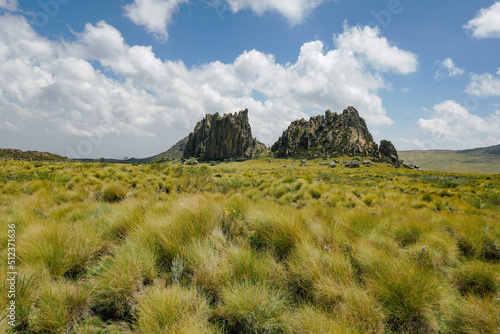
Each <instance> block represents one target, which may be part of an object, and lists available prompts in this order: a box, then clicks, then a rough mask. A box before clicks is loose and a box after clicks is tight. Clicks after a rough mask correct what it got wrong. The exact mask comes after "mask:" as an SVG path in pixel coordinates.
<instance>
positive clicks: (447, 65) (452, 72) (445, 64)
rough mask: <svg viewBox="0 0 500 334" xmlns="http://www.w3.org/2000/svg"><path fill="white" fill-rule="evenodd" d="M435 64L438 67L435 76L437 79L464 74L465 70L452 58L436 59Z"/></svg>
mask: <svg viewBox="0 0 500 334" xmlns="http://www.w3.org/2000/svg"><path fill="white" fill-rule="evenodd" d="M434 66H435V67H437V70H436V73H435V74H434V78H435V79H436V80H438V81H439V80H441V79H443V78H445V77H450V78H453V77H456V76H460V75H463V74H464V72H465V70H464V69H463V68H459V67H457V65H455V63H454V62H453V60H452V59H451V58H446V59H445V60H442V61H436V62H435V63H434Z"/></svg>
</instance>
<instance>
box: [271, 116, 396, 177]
mask: <svg viewBox="0 0 500 334" xmlns="http://www.w3.org/2000/svg"><path fill="white" fill-rule="evenodd" d="M271 150H272V152H274V153H275V155H276V156H277V157H290V156H292V157H297V158H299V157H309V158H316V157H328V156H339V155H351V156H354V155H357V156H370V157H373V158H376V159H380V160H384V161H387V162H390V163H392V164H394V165H395V166H396V167H399V166H400V165H401V163H402V161H401V160H400V159H399V157H398V153H397V151H396V149H395V148H394V145H392V143H391V142H390V141H386V140H383V141H382V142H381V149H379V147H378V145H377V144H376V143H375V142H374V140H373V136H372V135H371V133H370V131H369V130H368V127H367V125H366V122H365V120H364V119H363V118H362V117H361V116H359V113H358V111H357V110H356V108H354V107H348V108H347V109H345V110H344V111H343V112H342V113H341V114H337V113H335V112H333V113H332V112H331V111H330V110H326V111H325V115H324V116H323V115H319V116H314V117H311V118H310V119H309V121H306V120H305V119H301V120H298V121H294V122H292V123H291V124H290V126H289V127H288V129H286V130H285V131H284V132H283V135H282V136H281V137H280V138H279V139H278V141H277V142H276V143H275V144H274V145H273V146H272V148H271Z"/></svg>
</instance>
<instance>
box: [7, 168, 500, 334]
mask: <svg viewBox="0 0 500 334" xmlns="http://www.w3.org/2000/svg"><path fill="white" fill-rule="evenodd" d="M319 162H320V161H319V160H318V161H309V166H307V167H299V166H298V163H294V164H292V162H291V161H290V160H275V161H272V162H266V161H265V160H264V159H259V160H252V161H247V162H239V163H236V162H235V163H222V164H219V165H216V166H208V165H200V166H182V165H179V164H174V163H170V164H153V165H136V166H134V165H108V164H99V163H67V162H63V163H34V162H22V161H7V160H5V161H0V217H1V230H0V238H1V239H2V242H1V243H0V245H1V247H2V248H1V249H2V258H3V259H5V260H2V261H1V262H0V263H1V265H0V266H1V269H0V276H1V280H2V282H6V278H7V272H8V271H9V270H8V269H7V261H6V259H7V239H8V233H7V230H8V225H11V224H15V225H16V230H17V240H16V248H17V265H18V271H19V279H18V281H17V282H18V283H17V286H16V293H17V296H16V315H17V318H16V327H15V328H11V326H9V325H8V323H7V318H6V317H5V314H4V313H5V312H6V309H7V303H8V301H9V300H8V299H7V290H8V286H7V284H6V283H4V284H3V286H2V289H3V291H2V292H1V294H0V310H1V312H2V313H3V314H4V315H3V316H2V317H1V321H0V331H1V332H3V333H13V332H17V333H147V334H151V333H297V334H299V333H498V329H499V328H500V295H499V290H500V278H499V272H500V249H499V241H500V229H499V227H500V226H499V224H500V223H499V221H500V175H467V174H444V173H439V172H417V171H413V170H406V169H394V168H389V167H387V166H385V165H382V164H377V163H376V164H374V166H373V167H371V168H368V167H362V168H360V169H348V168H344V167H336V168H328V167H326V166H319V165H318V164H319ZM283 165H288V166H290V167H289V168H284V167H283Z"/></svg>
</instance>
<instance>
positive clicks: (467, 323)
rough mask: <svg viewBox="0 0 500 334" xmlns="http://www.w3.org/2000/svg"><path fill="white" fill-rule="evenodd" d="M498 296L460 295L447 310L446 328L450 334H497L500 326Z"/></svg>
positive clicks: (446, 331)
mask: <svg viewBox="0 0 500 334" xmlns="http://www.w3.org/2000/svg"><path fill="white" fill-rule="evenodd" d="M499 314H500V304H499V302H498V297H487V298H481V297H477V296H474V295H466V296H463V297H458V298H456V299H454V300H452V301H451V302H450V305H449V307H448V309H447V310H446V314H445V316H446V319H445V324H446V330H444V331H443V332H444V333H449V334H476V333H485V334H486V333H488V334H496V333H498V329H499V328H500V316H499Z"/></svg>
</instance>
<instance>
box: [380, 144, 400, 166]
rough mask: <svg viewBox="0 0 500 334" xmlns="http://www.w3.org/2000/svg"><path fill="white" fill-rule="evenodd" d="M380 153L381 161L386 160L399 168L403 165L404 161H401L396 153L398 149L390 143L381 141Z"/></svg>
mask: <svg viewBox="0 0 500 334" xmlns="http://www.w3.org/2000/svg"><path fill="white" fill-rule="evenodd" d="M379 151H380V156H379V157H380V159H384V160H385V161H387V162H390V163H391V164H393V165H394V166H395V167H398V168H399V167H401V165H402V164H403V160H401V159H399V156H398V151H396V148H395V147H394V145H393V144H392V143H391V142H390V141H388V140H381V141H380V148H379Z"/></svg>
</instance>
